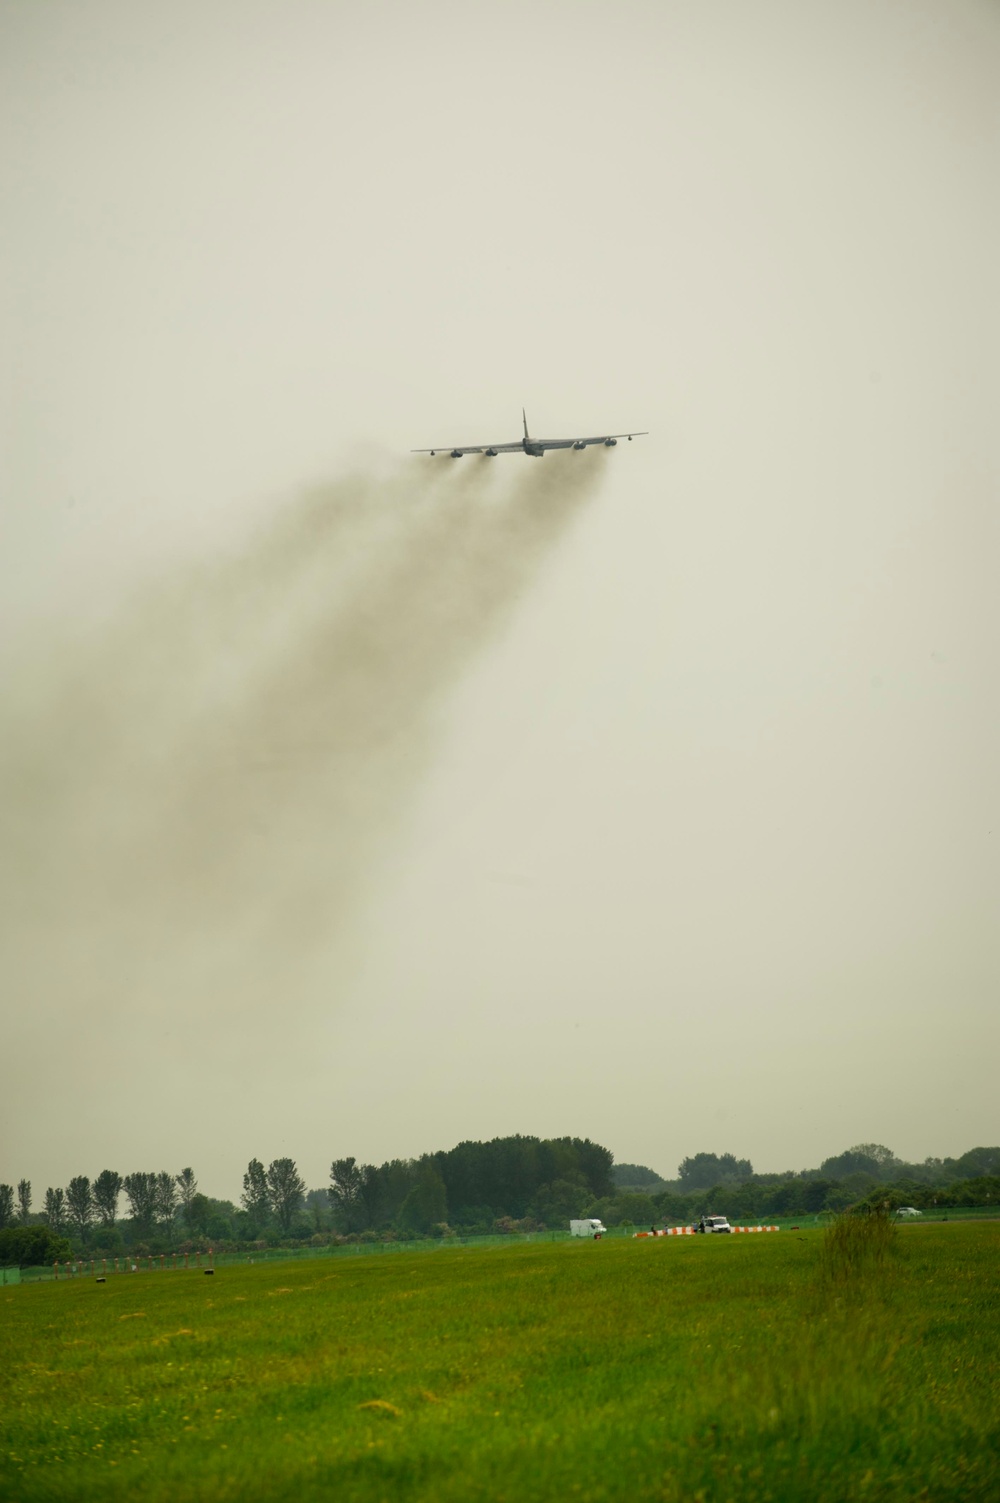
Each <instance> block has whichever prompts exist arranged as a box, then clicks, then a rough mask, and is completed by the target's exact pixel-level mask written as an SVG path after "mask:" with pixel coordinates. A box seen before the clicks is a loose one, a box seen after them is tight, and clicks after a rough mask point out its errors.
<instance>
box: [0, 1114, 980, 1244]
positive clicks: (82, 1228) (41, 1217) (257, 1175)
mask: <svg viewBox="0 0 1000 1503" xmlns="http://www.w3.org/2000/svg"><path fill="white" fill-rule="evenodd" d="M123 1196H124V1198H125V1202H126V1205H127V1212H128V1214H127V1216H125V1217H123V1216H122V1215H121V1200H122V1197H123ZM875 1196H881V1197H882V1198H888V1199H889V1200H890V1201H893V1200H894V1201H895V1203H896V1204H904V1203H905V1204H910V1205H914V1206H916V1207H917V1208H918V1209H922V1208H929V1207H931V1206H933V1205H939V1206H947V1205H962V1204H967V1205H982V1204H988V1203H990V1202H991V1201H992V1202H995V1201H996V1200H997V1199H1000V1148H975V1149H970V1150H969V1152H968V1153H966V1154H963V1155H962V1156H961V1157H960V1158H958V1159H927V1160H925V1161H924V1162H923V1164H921V1165H912V1164H907V1163H905V1162H904V1161H903V1160H901V1159H899V1158H897V1157H896V1155H895V1154H893V1153H892V1151H891V1150H890V1149H888V1148H886V1147H884V1145H882V1144H877V1143H862V1144H857V1145H855V1146H854V1147H853V1148H850V1149H847V1150H845V1151H844V1152H843V1153H841V1154H837V1155H834V1156H833V1157H831V1158H828V1159H825V1160H824V1161H823V1163H822V1164H821V1165H820V1167H819V1168H818V1169H810V1170H799V1171H787V1172H786V1173H785V1174H758V1173H755V1172H754V1170H753V1166H752V1164H751V1163H750V1161H749V1159H738V1158H736V1157H735V1155H733V1154H729V1153H726V1154H718V1155H717V1154H710V1153H698V1154H695V1155H693V1156H692V1157H690V1158H685V1159H684V1160H682V1162H681V1164H680V1165H679V1166H678V1175H677V1178H676V1180H674V1181H666V1180H663V1179H662V1178H661V1177H660V1176H659V1175H658V1174H657V1173H656V1172H655V1171H654V1170H652V1169H649V1168H648V1167H647V1166H645V1165H638V1164H619V1165H616V1164H615V1163H614V1157H613V1155H612V1153H611V1151H610V1149H607V1148H604V1147H602V1146H601V1145H600V1144H598V1143H594V1142H592V1141H591V1140H590V1139H589V1138H583V1139H581V1138H568V1137H567V1138H544V1139H543V1138H536V1137H529V1136H522V1135H520V1134H518V1135H515V1136H510V1137H504V1138H494V1139H492V1140H491V1141H489V1142H473V1141H467V1142H463V1143H459V1144H458V1145H457V1146H456V1147H454V1148H452V1149H449V1150H447V1151H443V1152H438V1153H430V1154H424V1155H423V1156H421V1157H420V1158H418V1159H390V1160H387V1161H386V1162H385V1163H383V1164H379V1165H375V1164H366V1163H359V1162H358V1161H357V1160H356V1159H354V1158H349V1157H347V1158H339V1159H334V1160H333V1162H332V1164H331V1166H330V1174H329V1183H328V1184H327V1185H326V1186H323V1187H321V1188H319V1189H312V1190H310V1189H308V1188H307V1186H306V1182H305V1180H304V1179H303V1178H302V1175H301V1174H300V1173H299V1170H298V1167H297V1165H296V1163H295V1161H294V1160H293V1159H290V1158H279V1159H274V1160H272V1161H271V1163H270V1164H269V1165H268V1166H267V1167H266V1168H265V1166H264V1164H263V1162H262V1161H261V1160H259V1159H256V1158H254V1159H251V1160H250V1162H249V1164H248V1165H247V1169H246V1173H245V1174H244V1175H243V1190H242V1194H241V1195H240V1197H239V1201H238V1203H234V1202H233V1201H229V1200H217V1199H213V1198H212V1197H210V1196H206V1195H204V1194H202V1193H201V1192H200V1191H199V1189H198V1181H197V1178H196V1177H195V1174H194V1171H193V1170H192V1169H191V1168H190V1167H189V1168H185V1169H182V1170H180V1172H179V1173H170V1172H168V1171H166V1170H160V1171H158V1172H152V1173H151V1172H135V1173H132V1174H125V1175H122V1174H119V1173H118V1172H117V1171H116V1170H112V1169H105V1170H102V1171H101V1173H100V1174H99V1175H97V1177H96V1178H95V1179H94V1180H90V1179H89V1178H88V1177H87V1176H86V1175H77V1176H75V1177H74V1178H73V1179H71V1180H70V1182H69V1184H68V1185H66V1186H65V1187H64V1188H52V1187H49V1188H48V1189H47V1190H46V1191H45V1195H44V1198H43V1202H42V1208H41V1210H40V1211H37V1212H36V1211H33V1210H32V1187H31V1183H30V1181H28V1180H25V1179H22V1180H21V1181H20V1182H19V1183H18V1185H17V1186H16V1188H15V1187H14V1186H11V1185H3V1184H0V1263H8V1264H9V1263H21V1264H22V1266H24V1265H27V1264H30V1263H43V1262H50V1261H52V1259H53V1258H56V1257H69V1256H70V1253H71V1251H72V1252H74V1253H76V1254H80V1253H82V1252H89V1253H91V1254H97V1255H100V1254H105V1255H111V1254H115V1253H117V1252H119V1251H125V1250H126V1249H128V1250H130V1251H138V1252H146V1251H149V1252H159V1251H169V1250H178V1249H180V1250H184V1249H185V1248H186V1247H194V1246H197V1245H208V1244H210V1243H211V1244H214V1245H216V1246H226V1245H229V1246H233V1245H241V1244H242V1245H246V1244H256V1245H261V1244H262V1243H267V1242H282V1241H284V1242H287V1241H292V1242H295V1241H298V1242H303V1241H308V1240H311V1241H312V1242H313V1243H315V1244H317V1245H321V1244H325V1243H327V1242H329V1241H331V1240H334V1239H337V1238H359V1239H361V1240H366V1239H374V1238H378V1237H389V1238H391V1237H396V1236H405V1237H413V1236H417V1237H419V1236H428V1235H436V1236H447V1235H449V1234H450V1233H451V1232H452V1231H461V1232H463V1233H483V1232H492V1231H497V1230H500V1231H515V1230H526V1231H529V1230H534V1229H536V1228H544V1227H559V1226H565V1225H566V1224H567V1222H568V1221H569V1220H570V1219H571V1218H572V1217H574V1216H600V1217H601V1218H602V1219H603V1220H604V1222H605V1224H606V1225H608V1226H618V1225H622V1224H627V1223H631V1224H633V1225H641V1224H644V1223H652V1222H654V1221H677V1222H688V1221H691V1220H693V1219H695V1218H696V1217H697V1216H699V1215H702V1214H705V1213H707V1212H716V1213H718V1214H720V1215H727V1216H729V1217H730V1219H738V1220H741V1221H742V1220H746V1221H751V1220H752V1221H759V1220H762V1219H766V1218H772V1217H775V1216H785V1215H793V1216H797V1215H810V1214H816V1213H820V1212H823V1211H839V1210H843V1209H846V1208H847V1207H848V1206H850V1205H852V1204H857V1203H859V1202H862V1201H864V1200H865V1199H866V1198H869V1199H870V1198H872V1197H875Z"/></svg>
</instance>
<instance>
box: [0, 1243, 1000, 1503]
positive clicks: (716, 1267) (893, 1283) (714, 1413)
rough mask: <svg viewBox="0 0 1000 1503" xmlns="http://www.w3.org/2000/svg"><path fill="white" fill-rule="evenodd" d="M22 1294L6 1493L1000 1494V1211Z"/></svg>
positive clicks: (11, 1377) (12, 1347)
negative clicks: (846, 1229)
mask: <svg viewBox="0 0 1000 1503" xmlns="http://www.w3.org/2000/svg"><path fill="white" fill-rule="evenodd" d="M891 1242H892V1245H886V1246H885V1247H882V1246H879V1247H877V1248H875V1249H874V1252H873V1253H872V1255H871V1256H868V1252H867V1250H866V1249H861V1253H860V1255H859V1254H858V1250H857V1249H854V1250H853V1251H852V1249H850V1248H848V1249H846V1251H845V1250H844V1249H843V1248H841V1249H839V1250H838V1249H837V1248H836V1247H835V1246H833V1245H832V1244H831V1240H830V1239H829V1238H827V1239H824V1235H823V1233H822V1232H820V1231H810V1232H804V1233H802V1234H799V1235H797V1234H793V1233H787V1232H784V1233H781V1234H778V1235H771V1236H759V1237H706V1238H700V1237H699V1238H664V1239H660V1240H657V1241H655V1242H654V1241H651V1240H650V1241H636V1242H632V1241H627V1242H621V1241H619V1242H612V1241H608V1242H603V1243H602V1242H597V1243H595V1242H576V1243H555V1244H544V1243H543V1244H537V1245H533V1246H519V1247H511V1248H490V1249H483V1250H473V1249H454V1250H448V1251H442V1252H441V1253H440V1254H434V1255H426V1254H424V1255H419V1254H413V1255H410V1254H403V1255H400V1256H398V1257H393V1258H384V1259H382V1258H377V1259H376V1258H373V1259H363V1260H358V1261H357V1262H351V1261H349V1260H344V1261H338V1262H337V1263H332V1262H329V1261H328V1262H324V1261H323V1260H322V1259H317V1260H315V1261H312V1262H302V1263H296V1264H294V1265H289V1264H284V1265H277V1266H274V1265H272V1266H266V1265H265V1266H259V1265H258V1266H254V1267H244V1268H227V1269H224V1270H220V1271H219V1272H218V1273H216V1274H215V1276H214V1277H212V1278H206V1277H205V1276H204V1275H203V1274H202V1273H200V1272H195V1271H193V1270H192V1271H189V1272H186V1273H185V1272H176V1273H172V1272H167V1273H158V1272H154V1273H149V1274H130V1275H123V1276H120V1277H118V1278H112V1279H109V1280H108V1282H107V1283H106V1284H103V1285H98V1284H95V1283H93V1282H92V1281H91V1280H86V1279H81V1280H78V1281H75V1282H71V1283H58V1284H43V1285H37V1286H30V1287H25V1286H22V1287H14V1288H9V1289H6V1290H4V1291H3V1292H2V1294H0V1351H2V1354H3V1358H2V1389H0V1401H2V1402H0V1435H2V1439H0V1497H2V1498H4V1499H16V1500H18V1503H30V1500H34V1499H52V1500H55V1499H66V1500H73V1503H86V1500H90V1499H94V1500H97V1499H100V1500H101V1503H113V1500H117V1499H123V1500H124V1499H126V1498H128V1499H133V1498H135V1497H141V1498H142V1499H143V1500H144V1503H160V1500H167V1499H169V1500H171V1503H186V1500H200V1499H212V1500H213V1503H220V1500H221V1503H227V1500H237V1499H239V1500H241V1503H254V1500H268V1503H280V1500H286V1499H287V1500H295V1503H304V1500H311V1499H319V1498H324V1499H325V1498H333V1497H336V1498H337V1499H338V1500H354V1499H365V1500H368V1499H386V1500H391V1503H396V1500H400V1499H404V1500H405V1499H418V1498H419V1499H435V1500H437V1499H454V1500H475V1499H496V1500H510V1503H514V1500H518V1503H520V1500H532V1499H548V1498H557V1497H563V1496H568V1497H571V1498H581V1499H591V1500H597V1499H611V1498H614V1499H619V1498H621V1499H625V1498H628V1499H646V1498H650V1499H652V1498H656V1499H667V1500H673V1499H681V1498H684V1499H689V1498H703V1499H706V1500H715V1499H743V1498H747V1499H750V1498H752V1499H755V1500H763V1499H775V1500H780V1499H786V1498H793V1497H794V1498H796V1499H803V1498H804V1499H809V1500H830V1503H845V1500H850V1499H855V1498H858V1499H901V1500H902V1499H907V1500H909V1499H917V1498H927V1499H932V1500H933V1499H944V1498H949V1499H950V1498H962V1499H965V1500H968V1499H984V1500H985V1499H996V1498H997V1497H998V1496H1000V1432H998V1420H997V1414H998V1401H1000V1384H998V1377H1000V1299H998V1283H997V1270H998V1254H1000V1227H998V1226H997V1225H996V1224H992V1225H991V1224H989V1223H985V1224H980V1225H968V1224H967V1225H949V1226H918V1227H904V1228H902V1229H901V1230H900V1232H899V1234H898V1236H896V1237H895V1238H894V1239H891Z"/></svg>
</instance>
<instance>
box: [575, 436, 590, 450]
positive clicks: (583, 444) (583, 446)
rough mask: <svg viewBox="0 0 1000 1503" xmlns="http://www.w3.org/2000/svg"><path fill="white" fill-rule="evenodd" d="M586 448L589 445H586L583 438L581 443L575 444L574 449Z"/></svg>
mask: <svg viewBox="0 0 1000 1503" xmlns="http://www.w3.org/2000/svg"><path fill="white" fill-rule="evenodd" d="M586 447H587V445H586V444H585V443H584V441H583V439H582V438H581V440H580V442H579V443H578V444H574V445H573V448H574V449H585V448H586Z"/></svg>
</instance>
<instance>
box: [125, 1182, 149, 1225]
mask: <svg viewBox="0 0 1000 1503" xmlns="http://www.w3.org/2000/svg"><path fill="white" fill-rule="evenodd" d="M122 1186H123V1188H124V1190H125V1194H126V1196H127V1197H128V1203H129V1209H130V1210H131V1212H132V1220H133V1221H134V1222H135V1223H136V1225H137V1226H139V1227H142V1228H143V1230H144V1231H148V1230H149V1229H150V1227H151V1226H152V1225H153V1220H154V1218H155V1216H156V1175H155V1174H144V1173H142V1171H139V1172H137V1173H135V1174H126V1176H125V1178H124V1180H123V1181H122Z"/></svg>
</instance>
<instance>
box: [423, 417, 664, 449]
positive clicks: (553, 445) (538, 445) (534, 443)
mask: <svg viewBox="0 0 1000 1503" xmlns="http://www.w3.org/2000/svg"><path fill="white" fill-rule="evenodd" d="M521 417H522V419H523V421H524V437H523V438H519V439H517V440H516V442H514V443H512V444H467V445H466V446H465V447H464V448H461V449H445V448H443V447H442V448H440V449H411V450H410V453H411V454H430V455H434V454H448V455H450V457H451V458H452V459H461V458H462V455H463V454H486V455H488V457H489V458H490V459H495V458H496V456H497V455H498V454H530V455H531V457H532V459H542V458H543V457H544V455H545V451H546V449H586V448H587V446H588V444H603V445H604V446H605V448H607V449H613V448H614V446H615V444H617V442H618V440H619V439H620V438H627V439H628V441H629V443H631V442H632V440H633V438H644V437H645V435H646V430H645V429H643V430H642V432H638V433H637V432H633V433H601V434H598V436H597V437H596V438H532V437H531V435H530V434H529V432H528V419H527V417H526V415H525V411H524V408H523V407H522V408H521Z"/></svg>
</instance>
